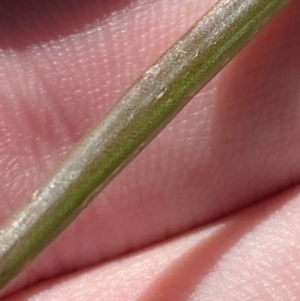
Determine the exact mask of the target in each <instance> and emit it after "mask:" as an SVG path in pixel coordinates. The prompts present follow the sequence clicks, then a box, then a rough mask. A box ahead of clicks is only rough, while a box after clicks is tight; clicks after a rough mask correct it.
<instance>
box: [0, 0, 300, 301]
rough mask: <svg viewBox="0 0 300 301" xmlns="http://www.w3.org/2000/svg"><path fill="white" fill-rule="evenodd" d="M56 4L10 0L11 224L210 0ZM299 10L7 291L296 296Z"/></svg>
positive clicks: (257, 43)
mask: <svg viewBox="0 0 300 301" xmlns="http://www.w3.org/2000/svg"><path fill="white" fill-rule="evenodd" d="M111 2H113V3H111ZM51 3H52V4H47V5H45V4H43V3H42V1H38V0H29V1H28V0H27V1H25V0H24V1H21V0H17V1H14V2H13V3H12V2H11V1H8V0H4V1H1V2H0V14H1V18H0V20H1V21H0V23H1V28H3V29H2V31H1V32H0V60H1V62H0V133H1V141H0V170H1V173H0V177H1V185H2V186H1V187H2V201H1V203H0V220H1V222H3V221H4V220H5V219H6V218H7V217H8V216H9V215H10V214H11V213H12V212H13V210H15V209H16V208H17V207H18V206H20V204H21V203H22V201H23V200H24V199H26V197H27V196H29V195H30V194H31V193H32V191H33V190H34V189H35V188H37V187H38V186H39V184H40V183H41V182H42V181H43V179H44V178H45V177H46V176H47V175H48V174H49V172H51V171H52V170H53V169H54V168H55V166H56V165H57V163H59V162H60V161H61V160H62V158H63V157H64V155H65V154H66V153H67V152H68V151H69V150H71V149H72V147H73V146H74V144H75V143H76V142H77V141H78V140H79V139H80V138H81V137H82V135H83V134H84V133H85V132H86V131H87V130H88V129H89V127H91V126H92V125H93V124H95V122H96V121H97V120H98V119H99V118H100V117H101V116H103V115H104V114H105V112H106V111H107V110H108V108H110V107H111V106H112V104H113V103H115V101H116V100H117V99H118V97H119V96H121V94H123V93H124V91H125V90H126V88H128V87H129V86H130V84H131V83H132V82H133V81H134V80H135V79H136V78H137V77H138V76H139V75H140V74H141V73H142V72H143V71H144V70H145V69H146V68H147V67H148V66H149V65H150V64H151V63H152V62H153V61H154V60H155V59H156V58H157V57H158V56H159V55H160V54H161V53H162V52H163V51H164V50H165V49H166V48H167V47H168V46H169V45H171V44H172V43H173V42H174V41H175V40H176V39H177V38H178V37H179V36H180V35H181V34H182V33H184V32H185V31H186V30H187V29H188V28H189V27H190V26H191V24H193V23H194V21H195V20H196V19H198V18H199V16H200V15H201V14H203V13H204V12H205V11H206V10H207V9H208V8H209V7H210V6H211V5H212V4H213V3H214V2H213V1H195V0H187V1H185V3H184V4H182V2H181V1H179V0H178V1H177V0H176V1H174V0H173V1H171V0H152V1H148V0H145V1H134V0H133V1H119V0H115V1H100V2H97V1H83V0H77V1H75V0H67V1H64V3H63V4H62V3H61V1H52V2H51ZM48 5H49V6H48ZM299 9H300V2H299V1H297V0H295V1H293V2H292V3H291V5H289V7H288V8H287V9H286V10H285V11H284V12H283V13H282V14H281V15H280V16H278V17H277V18H276V20H275V21H274V22H273V23H272V24H270V25H269V26H268V27H267V28H266V29H265V30H264V31H263V32H262V33H261V34H260V35H259V36H258V37H257V38H256V39H255V40H254V41H253V42H252V43H251V44H250V45H249V46H248V47H247V49H245V50H244V51H243V52H242V53H241V54H240V55H239V56H238V57H237V58H236V59H235V60H234V61H233V62H231V63H230V64H229V65H228V66H227V67H226V68H225V70H223V71H222V72H221V73H220V74H219V75H218V76H217V77H216V78H215V79H214V80H213V81H212V82H211V83H210V84H209V85H208V86H207V87H206V88H205V89H204V90H203V91H202V92H201V93H200V94H199V95H197V96H196V97H195V98H194V100H193V101H192V102H191V103H190V104H189V105H188V106H187V107H186V108H185V110H184V111H182V112H181V113H180V115H179V116H178V117H177V118H176V119H175V120H174V121H173V122H172V123H171V124H170V125H169V126H168V127H167V129H166V130H164V131H163V132H162V133H161V134H160V135H159V136H158V137H157V139H155V141H153V143H152V144H151V145H150V146H149V148H147V149H146V150H145V151H144V152H143V153H142V154H141V155H140V156H139V157H138V158H137V159H136V160H135V161H134V162H133V163H132V164H131V165H130V166H129V167H128V168H127V169H126V170H125V171H124V172H123V173H122V174H120V176H119V177H118V178H116V179H115V180H114V181H113V183H111V184H110V185H109V186H108V187H107V188H106V189H105V191H104V192H103V193H102V194H101V195H100V196H99V197H98V198H97V199H96V200H95V201H94V202H93V203H92V204H91V205H90V206H89V207H88V208H87V209H86V210H85V212H83V214H81V216H80V217H79V219H78V220H76V222H74V224H72V225H71V227H70V228H69V229H68V230H67V231H66V232H65V233H64V234H62V235H61V236H60V237H59V238H58V239H57V240H56V241H55V242H54V243H53V244H52V245H51V246H50V248H49V249H47V250H46V251H45V252H44V253H43V254H42V255H41V256H40V257H39V258H38V259H37V260H36V262H35V263H34V264H33V266H31V267H29V268H28V270H27V271H26V272H25V274H24V275H22V276H21V277H20V279H17V281H16V282H15V283H14V284H13V285H12V286H11V287H10V289H9V291H8V292H7V294H8V293H9V292H10V293H12V292H15V294H14V295H13V296H12V297H11V299H9V297H7V298H4V299H3V300H53V299H55V298H56V299H55V300H84V299H87V300H103V299H104V300H142V301H143V300H178V301H179V300H180V301H181V300H199V299H201V300H283V299H284V300H287V299H288V300H293V298H295V300H297V296H298V295H299V291H298V290H299V289H298V288H297V283H298V280H299V279H298V277H299V270H298V268H297V260H298V255H297V254H299V250H298V249H299V246H298V244H299V235H300V231H299V222H298V220H299V217H298V215H299V213H298V211H299V210H298V207H299V197H298V192H299V189H298V188H297V184H298V182H299V178H300V156H299V154H300V143H299V142H298V141H297V137H298V133H299V130H300V119H299V117H298V116H299V114H298V113H299V108H298V107H299V105H298V102H299V97H300V88H299V87H300V86H299V80H298V79H299V75H300V74H299V73H300V71H299V70H300V68H299V67H300V66H299V64H300V56H299V53H300V52H299V48H300V43H299V37H298V32H299V29H300V21H299V17H298V14H297V12H298V11H299ZM41 24H43V25H42V26H41ZM283 190H287V191H286V192H284V193H280V194H279V195H276V194H278V193H279V192H281V191H283ZM270 196H272V197H270ZM264 199H267V200H264ZM254 203H256V204H255V205H252V206H250V205H251V204H254ZM246 206H248V207H247V208H246V209H243V208H244V207H246ZM237 210H240V211H239V212H236V211H237ZM233 212H236V213H233ZM297 213H298V214H297ZM225 215H226V216H227V215H229V216H228V217H224V216H225ZM212 221H214V222H212ZM207 223H208V224H207ZM145 247H147V248H145ZM132 251H134V252H133V253H130V252H132ZM129 253H130V254H129ZM125 254H128V255H127V256H125V257H124V255H125ZM87 267H89V268H88V269H87ZM67 273H68V275H66V274H67ZM50 278H51V280H48V281H45V282H42V281H43V280H46V279H50ZM39 282H40V284H39ZM34 284H35V285H34ZM33 285H34V286H33ZM29 286H32V287H31V288H29V289H28V290H23V291H22V289H23V288H24V287H29ZM17 291H19V292H17ZM286 296H290V297H289V298H287V297H286ZM284 297H285V298H284ZM247 298H248V299H247Z"/></svg>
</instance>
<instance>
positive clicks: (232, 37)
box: [0, 0, 290, 289]
mask: <svg viewBox="0 0 300 301" xmlns="http://www.w3.org/2000/svg"><path fill="white" fill-rule="evenodd" d="M288 2H290V1H289V0H222V1H220V2H219V3H217V4H216V5H215V6H214V7H213V8H212V9H211V10H210V11H209V12H208V13H207V14H206V15H204V17H202V18H201V19H200V21H198V22H197V23H196V24H195V26H194V27H193V28H192V29H191V31H190V32H188V33H187V34H186V35H185V36H184V37H183V38H182V39H181V40H179V41H178V42H177V43H176V44H175V45H174V46H173V47H172V48H171V49H170V50H169V51H168V52H167V53H166V54H165V55H164V56H162V57H161V58H160V59H159V60H158V61H157V62H156V63H155V64H154V65H153V66H152V67H151V68H150V69H149V70H147V71H146V73H145V74H144V75H143V76H142V77H141V78H140V79H139V80H138V81H137V82H136V83H135V84H134V85H133V86H132V88H130V89H129V90H128V92H127V93H126V94H125V95H124V96H123V97H122V98H121V99H120V101H119V102H118V103H117V104H116V105H115V106H114V107H113V109H112V110H111V111H110V112H109V114H108V115H107V116H105V118H104V119H103V120H102V121H100V123H99V124H98V125H97V126H96V127H95V128H94V129H93V130H92V131H91V132H90V133H89V134H88V135H87V136H86V137H85V138H83V140H82V141H81V142H80V143H79V145H78V146H77V147H76V149H75V150H74V151H73V153H72V154H71V155H70V156H69V157H68V158H67V159H66V160H65V161H64V162H63V163H62V164H61V165H60V167H59V168H58V169H57V170H56V172H55V173H54V174H53V176H52V177H51V178H50V179H49V180H48V181H46V182H45V184H44V185H43V186H42V187H41V188H40V189H38V190H37V191H36V192H34V194H33V195H32V197H31V199H30V200H29V202H28V203H27V204H26V205H25V206H24V207H23V208H22V209H21V210H20V211H19V212H18V213H16V214H15V216H13V217H12V218H11V219H10V220H9V221H8V222H7V223H6V224H5V225H4V226H3V227H2V229H1V230H0V288H1V289H3V288H4V287H5V286H6V285H7V284H8V283H9V282H10V281H11V280H12V279H13V278H14V277H15V276H16V275H18V274H19V273H20V272H21V271H22V270H23V269H24V267H25V266H26V265H27V264H28V263H29V262H30V261H32V260H33V259H34V258H35V257H36V256H37V255H38V254H39V253H40V252H41V251H42V250H43V249H44V248H45V247H46V246H47V245H48V244H49V243H50V242H51V241H52V240H53V239H54V238H55V237H56V236H57V235H58V234H59V233H61V231H63V230H64V229H65V228H66V227H67V225H68V224H70V222H72V221H73V220H74V219H75V217H76V216H77V215H78V214H79V213H80V212H81V211H82V210H83V209H84V208H85V207H86V206H87V204H88V203H89V202H90V200H91V199H93V197H95V196H96V195H97V193H99V191H101V189H103V187H104V186H105V185H106V184H107V183H108V182H110V181H111V179H112V178H113V177H114V176H115V175H116V174H117V173H118V172H119V171H120V170H121V169H122V168H123V167H124V166H126V164H127V163H128V162H130V161H131V160H132V159H133V158H134V157H135V156H136V155H137V154H138V153H139V152H140V151H141V149H142V148H144V147H145V146H146V145H147V144H148V143H149V142H150V141H151V140H152V139H153V138H154V137H155V136H156V135H157V133H158V132H160V131H161V130H162V129H163V128H164V127H165V125H166V124H167V123H168V122H169V121H170V120H171V119H172V118H173V117H174V116H175V115H176V114H177V113H178V112H179V111H180V110H181V109H182V108H183V107H184V106H185V105H186V103H187V102H188V101H189V100H190V99H191V98H192V97H193V96H194V95H195V94H196V93H197V92H198V91H199V90H200V89H201V88H202V87H203V86H205V85H206V84H207V83H208V81H209V80H210V79H211V78H212V77H213V76H215V75H216V74H217V73H218V72H219V71H220V70H221V69H222V67H223V66H224V65H225V64H226V63H227V62H229V61H230V60H231V59H232V58H233V57H234V56H235V55H236V54H237V53H238V52H239V51H240V50H241V49H242V48H243V47H244V46H245V45H246V44H247V43H248V42H249V41H250V40H251V39H252V38H253V37H254V35H255V34H256V33H257V32H258V31H259V30H260V29H261V28H262V27H263V26H264V25H265V24H266V23H267V21H269V20H270V19H271V18H272V17H273V16H275V14H276V13H277V12H279V11H280V10H281V9H282V8H283V7H284V6H285V5H286V4H287V3H288Z"/></svg>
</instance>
